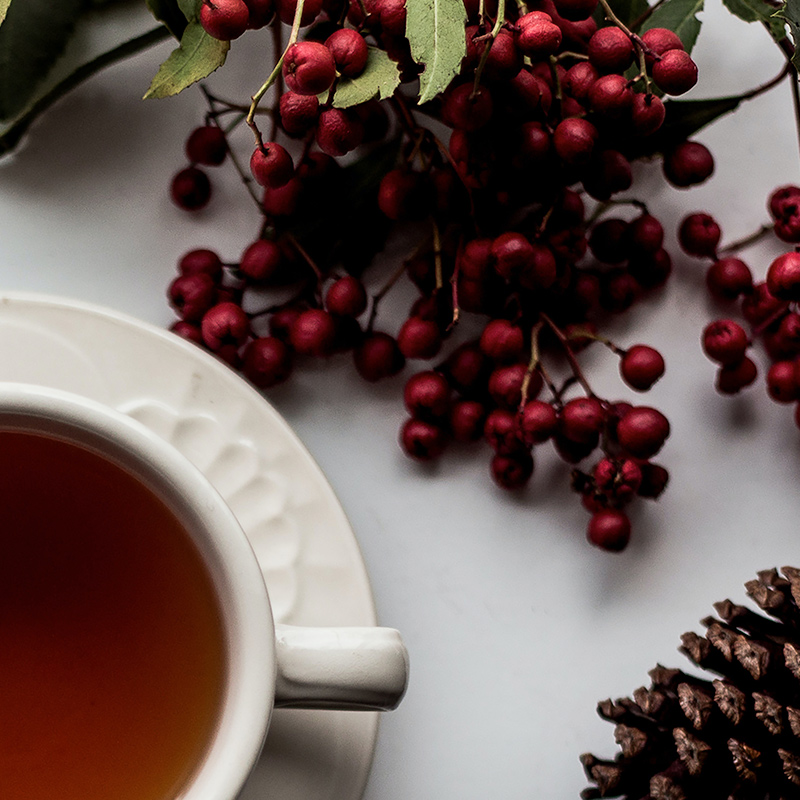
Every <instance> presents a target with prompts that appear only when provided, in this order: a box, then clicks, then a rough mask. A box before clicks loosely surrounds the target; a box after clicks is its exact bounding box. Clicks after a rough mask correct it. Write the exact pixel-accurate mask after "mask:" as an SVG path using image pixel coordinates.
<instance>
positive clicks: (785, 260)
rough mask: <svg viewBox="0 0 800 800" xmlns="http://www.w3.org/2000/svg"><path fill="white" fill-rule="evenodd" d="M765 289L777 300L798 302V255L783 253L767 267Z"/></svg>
mask: <svg viewBox="0 0 800 800" xmlns="http://www.w3.org/2000/svg"><path fill="white" fill-rule="evenodd" d="M767 289H768V290H769V293H770V294H771V295H772V296H773V297H775V298H777V299H778V300H786V301H789V302H796V301H797V300H800V253H797V252H795V251H794V250H792V251H790V252H788V253H784V254H783V255H781V256H778V257H777V258H776V259H775V260H774V261H773V262H772V263H771V264H770V265H769V269H768V270H767Z"/></svg>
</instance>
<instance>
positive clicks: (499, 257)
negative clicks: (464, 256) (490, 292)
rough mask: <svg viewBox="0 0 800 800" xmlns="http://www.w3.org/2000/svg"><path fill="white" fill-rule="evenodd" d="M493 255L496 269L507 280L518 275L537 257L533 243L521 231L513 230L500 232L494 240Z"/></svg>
mask: <svg viewBox="0 0 800 800" xmlns="http://www.w3.org/2000/svg"><path fill="white" fill-rule="evenodd" d="M491 255H492V258H493V259H494V268H495V270H496V271H497V273H498V275H500V277H501V278H505V279H506V280H511V279H513V278H516V277H518V276H519V275H520V273H522V272H523V271H525V270H526V269H527V268H528V267H529V265H530V264H531V263H532V262H533V259H534V257H535V254H534V249H533V246H532V245H531V243H530V242H529V241H528V240H527V239H526V238H525V237H524V236H523V235H522V234H521V233H514V232H513V231H508V232H507V233H502V234H500V236H498V237H497V238H496V239H495V240H494V241H493V242H492V247H491Z"/></svg>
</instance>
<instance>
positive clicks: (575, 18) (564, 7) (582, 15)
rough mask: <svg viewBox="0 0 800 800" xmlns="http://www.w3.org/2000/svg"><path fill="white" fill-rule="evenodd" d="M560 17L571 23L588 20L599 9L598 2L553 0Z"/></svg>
mask: <svg viewBox="0 0 800 800" xmlns="http://www.w3.org/2000/svg"><path fill="white" fill-rule="evenodd" d="M553 5H554V6H555V8H556V11H557V12H558V15H559V16H560V17H563V18H564V19H565V20H569V21H571V22H580V21H583V20H588V19H589V17H591V16H592V14H594V10H595V9H596V8H597V0H553Z"/></svg>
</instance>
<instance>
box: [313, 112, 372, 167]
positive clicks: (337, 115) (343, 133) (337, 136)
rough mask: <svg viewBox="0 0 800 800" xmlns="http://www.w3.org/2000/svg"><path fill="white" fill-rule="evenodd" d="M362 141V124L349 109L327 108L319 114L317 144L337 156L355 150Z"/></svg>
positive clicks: (329, 153)
mask: <svg viewBox="0 0 800 800" xmlns="http://www.w3.org/2000/svg"><path fill="white" fill-rule="evenodd" d="M363 141H364V125H363V123H362V122H361V120H360V119H359V118H358V116H357V115H356V114H354V113H353V112H351V111H350V110H349V109H341V108H327V109H325V111H323V112H322V113H321V114H320V115H319V123H318V125H317V145H318V146H319V149H320V150H322V152H323V153H327V154H328V155H329V156H333V157H334V158H337V157H339V156H343V155H345V154H346V153H349V152H350V151H351V150H355V149H356V147H358V146H359V145H360V144H361V143H362V142H363Z"/></svg>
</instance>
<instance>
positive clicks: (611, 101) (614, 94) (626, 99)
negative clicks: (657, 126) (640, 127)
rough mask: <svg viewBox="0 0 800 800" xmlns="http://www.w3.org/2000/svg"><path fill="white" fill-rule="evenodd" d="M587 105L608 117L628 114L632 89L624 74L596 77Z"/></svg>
mask: <svg viewBox="0 0 800 800" xmlns="http://www.w3.org/2000/svg"><path fill="white" fill-rule="evenodd" d="M615 30H616V29H615ZM598 32H599V31H598ZM623 35H624V34H623ZM589 105H590V106H591V108H592V111H594V112H596V113H597V114H602V115H603V116H605V117H607V118H608V119H621V118H623V117H627V116H629V115H630V112H631V109H632V107H633V91H632V90H631V89H630V87H629V86H628V81H627V79H626V78H625V76H624V75H618V74H616V73H612V74H611V75H603V76H602V77H601V78H598V79H597V80H596V81H595V82H594V83H593V84H592V88H591V89H590V90H589Z"/></svg>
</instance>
